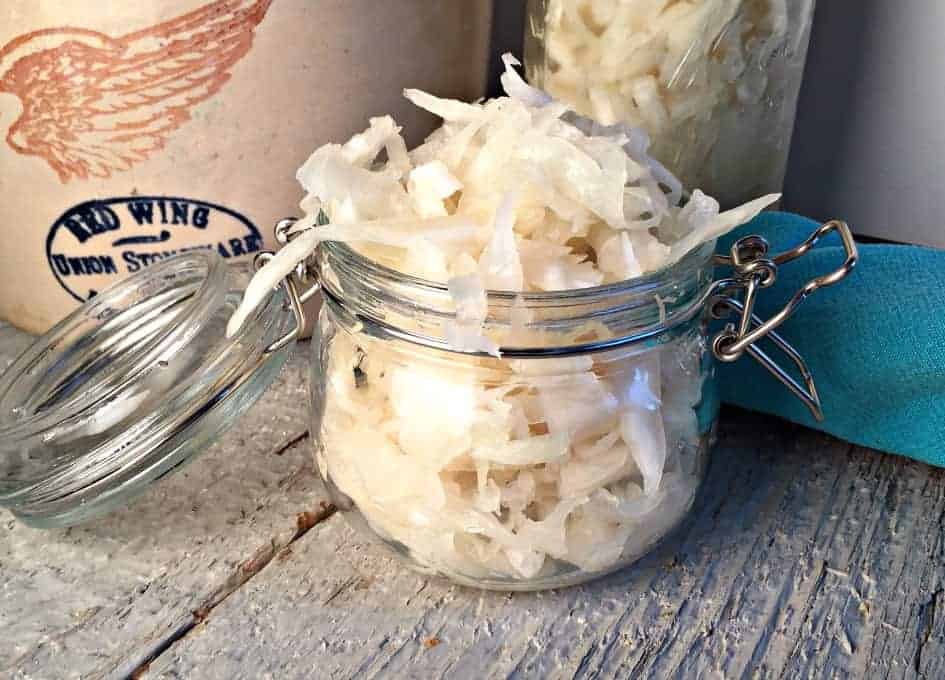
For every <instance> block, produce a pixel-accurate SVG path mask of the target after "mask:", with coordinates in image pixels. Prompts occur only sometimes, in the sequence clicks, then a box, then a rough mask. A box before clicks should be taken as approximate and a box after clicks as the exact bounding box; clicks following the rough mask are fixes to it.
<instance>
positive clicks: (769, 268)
mask: <svg viewBox="0 0 945 680" xmlns="http://www.w3.org/2000/svg"><path fill="white" fill-rule="evenodd" d="M834 231H835V232H837V233H838V234H839V236H840V240H841V241H842V242H843V248H844V250H845V251H846V259H845V261H844V262H843V264H842V265H841V266H840V267H839V268H838V269H836V270H834V271H832V272H830V273H829V274H825V275H823V276H819V277H817V278H816V279H812V280H810V281H808V282H807V283H806V284H805V285H804V286H803V287H802V288H801V289H800V290H798V291H797V292H796V293H795V294H794V296H793V297H792V298H791V299H790V300H789V301H788V303H787V304H786V305H785V306H784V307H783V308H782V309H781V311H779V312H778V313H777V314H775V315H774V316H773V317H771V318H770V319H768V320H767V321H764V320H762V319H761V318H759V317H758V315H756V314H755V313H754V311H753V310H754V307H755V302H756V300H757V298H758V291H760V290H761V289H763V288H769V287H770V286H772V285H773V284H774V282H775V280H776V279H777V276H778V267H779V266H780V265H782V264H785V263H787V262H790V261H792V260H796V259H797V258H799V257H801V256H802V255H804V254H806V253H807V252H808V251H810V250H811V248H813V247H814V246H815V245H816V244H817V242H818V241H819V240H820V239H822V238H823V237H824V236H826V235H827V234H829V233H831V232H834ZM768 250H769V245H768V242H767V241H765V240H764V239H763V238H762V237H760V236H746V237H744V238H742V239H739V240H738V241H736V242H735V243H734V244H733V245H732V249H731V255H729V256H724V255H717V256H716V258H715V261H716V264H719V265H726V266H730V267H732V269H733V270H734V271H733V276H731V277H729V278H726V279H722V280H719V281H717V282H716V283H715V285H714V287H713V293H712V296H711V297H710V299H709V306H710V310H711V313H712V316H713V318H716V319H725V318H728V317H730V316H731V314H732V312H735V314H736V315H737V323H728V324H726V326H725V328H724V329H723V330H722V331H721V332H719V333H718V334H717V335H716V336H715V337H714V338H713V341H712V352H713V354H715V356H716V358H717V359H718V360H719V361H724V362H726V363H730V362H733V361H738V360H739V359H740V358H742V356H744V354H745V353H747V354H749V355H750V356H751V357H752V358H753V359H755V361H757V362H758V363H759V364H761V365H762V366H764V367H765V368H766V369H767V370H768V371H769V372H770V373H771V374H772V375H773V376H774V377H775V378H777V379H778V380H779V381H780V382H781V383H782V384H784V385H785V386H786V387H787V388H788V389H789V390H790V391H791V392H792V393H793V394H794V395H795V396H796V397H797V398H798V399H800V400H801V401H802V402H803V403H804V405H805V406H806V407H807V408H808V409H809V410H810V412H811V414H812V415H813V416H814V418H816V419H817V420H818V421H821V420H823V419H824V413H823V408H822V406H821V402H820V397H819V396H818V394H817V386H816V384H815V383H814V378H813V376H812V375H811V372H810V369H808V367H807V364H806V362H805V361H804V359H803V357H801V355H800V353H799V352H798V351H797V350H796V349H794V348H793V347H792V346H791V345H790V343H788V342H787V341H786V340H785V339H784V338H783V337H782V336H781V335H779V334H778V333H777V332H776V329H777V328H778V327H780V326H781V325H782V324H783V323H784V322H785V321H787V320H788V319H789V318H790V317H791V315H792V314H794V312H795V311H796V310H797V308H798V306H799V305H800V304H801V303H802V302H803V301H804V300H805V299H806V298H807V297H808V296H809V295H811V294H812V293H814V292H815V291H817V290H819V289H820V288H826V287H827V286H832V285H834V284H835V283H837V282H839V281H841V280H842V279H844V278H845V277H846V276H847V275H848V274H849V273H850V272H851V271H852V270H853V268H854V267H855V266H856V263H857V259H858V257H859V254H858V252H857V248H856V242H855V241H854V240H853V234H852V233H851V232H850V227H849V226H848V225H847V224H846V223H845V222H841V221H839V220H834V221H831V222H827V223H825V224H823V225H821V226H820V228H819V229H817V231H815V232H814V233H813V234H811V235H810V237H809V238H808V239H807V240H806V241H804V242H803V243H801V244H800V245H798V246H797V247H795V248H792V249H791V250H788V251H785V252H783V253H780V254H778V255H774V256H770V255H769V254H768ZM762 338H768V339H769V340H771V341H772V342H773V343H774V346H775V347H776V348H778V349H779V350H781V351H782V352H783V353H784V354H786V355H787V357H788V359H790V360H791V362H792V363H793V364H794V366H795V367H796V368H797V370H798V372H799V373H800V375H801V379H802V380H803V384H801V382H799V381H798V380H797V379H796V378H794V377H793V376H792V375H791V374H790V373H788V372H787V371H786V370H785V369H784V368H782V367H781V366H780V365H779V364H778V363H777V361H775V359H773V358H772V357H771V356H770V355H769V354H767V353H766V352H765V351H764V350H762V349H761V348H760V347H759V346H758V344H757V343H758V342H759V341H760V340H761V339H762Z"/></svg>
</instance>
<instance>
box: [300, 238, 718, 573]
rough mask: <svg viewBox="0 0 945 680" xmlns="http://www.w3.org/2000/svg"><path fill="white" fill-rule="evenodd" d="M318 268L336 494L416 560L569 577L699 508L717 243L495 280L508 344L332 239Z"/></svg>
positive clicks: (416, 283) (320, 432)
mask: <svg viewBox="0 0 945 680" xmlns="http://www.w3.org/2000/svg"><path fill="white" fill-rule="evenodd" d="M318 263H319V264H318V266H319V269H320V271H321V277H322V279H321V280H322V287H323V293H324V295H325V300H326V303H325V306H324V307H323V313H322V317H321V319H320V323H319V325H318V327H317V335H316V338H315V342H314V344H313V351H314V354H315V357H314V361H313V362H312V371H311V383H312V385H313V387H314V398H313V404H314V413H313V421H314V426H313V432H316V433H317V440H318V444H317V448H316V460H317V463H318V469H319V471H320V473H321V475H322V477H323V478H324V480H325V481H326V482H327V485H328V487H329V489H330V491H331V493H332V498H333V501H334V502H335V505H336V506H337V507H338V508H340V509H341V510H342V511H349V514H350V516H351V517H352V518H353V519H354V521H355V522H356V524H358V525H360V526H362V527H365V528H367V529H369V530H370V531H371V532H372V533H373V534H375V535H376V536H377V537H379V538H380V539H381V540H382V541H383V542H384V543H386V544H387V545H388V546H390V547H391V548H393V549H394V550H395V551H397V552H398V553H399V554H401V555H402V556H404V557H406V558H407V559H408V560H410V562H411V563H412V564H413V565H414V566H416V567H417V568H419V569H421V570H423V571H425V572H428V573H433V574H440V575H445V576H448V577H449V578H452V579H453V580H455V581H458V582H460V583H463V584H466V585H473V586H479V587H490V588H502V589H535V588H551V587H559V586H563V585H568V584H572V583H577V582H581V581H585V580H588V579H589V578H591V577H593V576H595V575H600V574H603V573H607V572H610V571H613V570H615V569H618V568H620V567H622V566H624V565H627V564H629V563H630V562H632V561H634V560H636V559H637V558H639V557H640V556H642V555H643V554H645V553H646V552H647V551H648V550H650V549H651V548H652V547H653V546H654V544H655V543H656V542H657V541H658V540H659V539H661V538H662V537H664V536H665V535H666V534H667V533H668V532H670V531H671V530H672V529H673V528H674V527H676V526H677V525H678V524H679V523H680V522H681V521H682V520H683V519H684V518H685V517H686V515H687V513H688V512H689V510H690V508H691V507H692V505H693V502H694V500H695V497H696V491H697V489H698V487H699V483H700V481H701V480H702V477H703V473H704V471H705V468H706V462H707V455H708V446H709V441H710V438H711V434H712V430H713V426H714V423H715V417H716V411H717V401H716V396H715V390H714V384H713V382H712V370H711V362H710V361H709V354H708V351H709V350H708V345H707V342H706V327H705V319H706V315H705V314H704V313H703V312H704V305H703V302H702V300H703V297H704V295H705V294H706V291H707V290H708V288H709V287H710V286H711V283H712V272H711V264H712V248H711V247H708V246H703V247H701V248H699V249H697V250H696V251H694V252H693V253H692V254H691V255H689V256H687V257H686V258H684V259H683V260H682V261H681V262H679V263H678V264H676V265H675V266H673V267H671V268H669V269H667V270H664V271H661V272H659V273H656V274H653V275H650V276H644V277H641V278H638V279H635V280H633V281H632V282H622V283H614V284H610V285H605V286H599V287H594V288H587V289H579V290H574V291H569V292H566V293H565V292H558V293H541V292H538V293H522V294H518V295H513V294H509V293H498V292H490V293H488V294H487V299H486V305H487V307H488V316H487V318H486V321H485V324H484V327H483V333H484V335H485V336H486V337H491V336H494V337H497V338H498V337H501V338H502V343H503V346H504V347H506V348H505V349H503V350H502V351H501V352H499V356H495V355H487V354H481V353H480V354H475V353H469V352H462V351H460V350H457V349H456V348H455V346H454V345H453V344H452V343H451V342H450V340H449V334H448V332H441V331H440V330H439V329H441V328H442V322H441V319H442V318H444V317H451V316H452V315H453V314H454V313H455V312H454V304H453V301H452V299H451V297H450V293H449V290H448V289H447V287H435V286H431V285H430V284H429V283H426V282H423V281H420V280H415V279H410V278H408V277H405V276H403V275H402V274H400V273H397V272H395V271H393V270H391V269H388V268H386V267H383V266H380V265H378V264H376V263H375V262H373V261H371V260H368V259H366V258H364V257H363V256H362V255H359V254H358V253H357V252H355V251H354V250H352V249H350V248H348V247H347V246H345V245H341V244H336V243H330V244H326V245H325V246H323V247H322V248H321V250H320V253H319V257H318ZM654 329H658V331H657V332H654Z"/></svg>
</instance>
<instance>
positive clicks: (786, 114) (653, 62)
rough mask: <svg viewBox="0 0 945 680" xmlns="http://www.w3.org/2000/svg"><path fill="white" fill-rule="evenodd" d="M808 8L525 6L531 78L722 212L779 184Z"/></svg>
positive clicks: (763, 3) (719, 3)
mask: <svg viewBox="0 0 945 680" xmlns="http://www.w3.org/2000/svg"><path fill="white" fill-rule="evenodd" d="M813 7H814V0H643V1H632V2H628V1H627V0H533V1H532V9H533V13H534V14H533V16H532V24H531V26H530V31H529V33H530V35H529V36H528V40H529V41H530V42H531V45H532V49H531V50H530V55H529V64H528V66H529V76H530V78H531V79H532V80H533V81H534V82H535V83H536V84H538V85H539V86H541V87H543V88H544V89H546V90H547V91H548V92H549V93H550V94H551V95H552V96H554V97H556V98H558V99H560V100H561V101H564V102H567V103H568V104H569V105H570V106H572V107H573V108H574V109H575V110H576V111H577V112H579V113H581V114H583V115H586V116H589V117H591V118H594V119H595V120H597V121H599V122H600V123H602V124H605V125H611V124H614V123H618V122H622V123H627V124H629V125H635V126H640V127H642V128H643V129H645V130H646V131H647V132H648V133H649V134H650V136H651V138H652V140H653V148H652V153H653V154H654V155H655V156H656V157H657V158H659V159H660V160H661V161H662V162H663V163H665V164H666V165H667V167H669V168H670V169H671V170H672V171H673V172H674V173H675V174H676V175H677V176H678V177H680V178H681V179H682V180H683V181H684V183H686V185H687V186H700V187H702V188H704V189H706V190H707V191H709V192H710V193H712V194H713V195H714V196H716V198H718V199H719V200H720V201H721V202H722V204H723V205H731V204H734V203H737V202H740V201H741V200H744V198H745V197H746V196H749V195H754V192H758V191H771V190H777V189H778V188H779V187H780V185H781V182H782V181H783V173H784V167H785V163H786V160H787V151H788V146H789V143H790V138H791V132H792V129H793V124H794V114H795V106H796V99H797V94H798V90H799V87H800V82H801V78H802V75H803V69H804V60H805V57H806V53H807V37H808V34H809V28H810V21H811V16H812V14H813Z"/></svg>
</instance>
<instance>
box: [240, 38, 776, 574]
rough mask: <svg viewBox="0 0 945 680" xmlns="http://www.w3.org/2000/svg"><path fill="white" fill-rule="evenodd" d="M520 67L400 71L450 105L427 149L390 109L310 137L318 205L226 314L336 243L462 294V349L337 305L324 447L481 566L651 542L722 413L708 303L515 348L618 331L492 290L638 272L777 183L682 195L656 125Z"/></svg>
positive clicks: (359, 495)
mask: <svg viewBox="0 0 945 680" xmlns="http://www.w3.org/2000/svg"><path fill="white" fill-rule="evenodd" d="M515 63H516V62H514V60H513V59H511V58H510V57H507V64H508V71H507V73H506V74H505V76H504V77H503V83H504V85H505V87H506V90H507V92H508V93H509V95H510V96H508V97H502V98H499V99H495V100H492V101H487V102H484V103H475V104H468V103H463V102H458V101H451V100H444V99H439V98H436V97H434V96H432V95H429V94H426V93H423V92H418V91H411V90H408V91H407V93H406V94H407V96H408V97H409V98H410V99H411V101H413V102H414V103H416V104H417V105H419V106H422V107H423V108H425V109H427V110H429V111H432V112H434V113H436V114H437V115H439V116H440V117H442V118H443V120H444V124H443V126H442V127H441V128H440V129H439V130H438V131H436V132H435V133H433V134H432V135H431V136H430V137H429V138H428V139H427V140H426V142H425V143H424V144H422V145H421V146H419V147H417V148H416V149H414V150H412V151H408V150H407V149H406V147H405V145H404V142H403V140H402V138H401V137H400V134H399V128H398V127H397V125H396V124H395V122H394V121H393V120H391V119H390V118H388V117H382V118H375V119H372V120H371V125H370V127H369V128H368V129H367V130H365V131H364V132H363V133H361V134H359V135H356V136H355V137H353V138H352V139H351V140H349V141H348V142H347V143H345V144H343V145H338V144H331V145H327V146H325V147H322V148H321V149H318V150H317V151H316V152H315V153H314V154H313V155H312V157H311V158H310V159H309V160H308V162H307V163H306V164H305V165H304V166H303V167H302V168H301V169H300V171H299V179H300V181H301V183H302V185H303V186H304V187H305V189H306V190H307V191H308V192H309V195H308V196H307V198H306V199H305V200H304V201H303V203H302V206H303V209H304V210H305V212H306V217H304V218H303V219H301V220H300V221H299V222H298V223H297V224H296V226H295V228H294V238H293V240H291V242H290V243H289V245H287V246H286V247H285V248H283V250H282V251H280V252H279V253H278V254H277V255H276V256H275V257H274V258H273V260H272V261H271V262H270V263H269V264H267V265H266V266H265V267H264V268H263V269H262V270H261V271H260V272H259V273H258V274H257V275H256V277H255V278H254V280H253V282H252V283H251V285H250V287H249V288H248V289H247V293H246V295H245V298H244V301H243V304H242V306H241V308H240V310H239V312H238V313H237V314H236V315H234V317H233V319H232V320H231V331H232V330H234V329H235V328H237V327H239V325H240V324H241V323H242V322H243V320H244V319H245V318H246V317H247V315H248V314H249V313H250V312H251V310H252V309H253V307H254V305H256V304H257V302H258V300H260V299H263V298H264V297H265V295H266V294H267V293H268V291H269V290H271V289H272V288H273V287H275V286H277V285H279V283H280V282H281V280H282V278H283V277H285V276H287V275H289V274H290V273H291V272H293V271H294V270H295V269H296V266H297V265H298V263H300V262H302V261H304V260H305V259H306V258H308V257H310V256H311V255H312V253H313V251H315V249H316V248H317V247H318V244H319V243H321V242H324V241H342V242H344V243H346V244H347V245H348V246H350V247H351V248H352V249H353V250H354V251H356V253H358V254H359V255H360V256H361V257H362V258H366V259H367V260H369V261H370V262H373V263H378V264H382V265H385V266H386V267H388V268H391V269H393V270H396V271H397V272H400V273H402V274H403V276H405V277H417V278H415V279H413V280H414V281H417V280H421V279H422V280H426V281H430V282H439V283H440V284H441V289H442V290H448V293H449V296H451V299H452V302H453V305H454V310H453V312H452V313H451V314H449V315H446V317H445V318H443V319H442V323H441V325H440V326H437V327H433V328H430V327H424V328H423V329H422V333H423V334H424V335H425V336H436V337H439V338H441V339H442V341H443V342H444V343H445V344H446V345H447V346H448V347H449V348H450V349H451V350H453V351H452V352H444V351H442V350H439V349H430V348H428V347H421V346H415V345H414V344H412V343H411V342H409V340H408V341H397V342H391V341H389V340H387V339H381V338H379V337H378V336H377V335H376V334H372V333H368V332H363V328H362V327H361V324H360V322H356V323H352V324H348V325H344V324H341V323H340V322H338V321H337V320H335V321H333V320H332V318H331V313H327V315H326V312H323V317H322V319H321V322H320V339H321V342H322V343H324V344H323V346H322V347H320V348H319V353H320V356H321V358H320V359H319V361H320V362H321V366H320V367H319V368H318V369H317V370H319V371H321V374H320V376H319V377H318V381H319V383H320V384H319V386H318V389H317V390H316V392H317V393H320V394H319V396H320V398H321V402H322V403H320V404H318V405H317V407H316V408H317V410H318V412H319V413H320V414H321V416H320V417H318V418H317V421H318V422H319V428H320V429H319V432H318V433H317V440H318V447H317V448H318V453H317V461H318V466H319V470H320V472H321V474H322V476H323V477H324V478H325V479H326V480H327V481H328V482H329V485H330V487H331V488H332V489H333V490H335V491H336V492H337V493H339V494H341V496H343V497H344V498H345V499H347V501H350V504H351V505H352V506H354V507H355V508H356V509H357V510H358V512H359V513H360V514H361V515H362V516H363V518H364V519H365V520H366V522H367V523H368V524H369V525H370V527H371V528H372V529H373V530H374V531H375V532H376V533H377V534H378V535H380V536H381V537H382V538H384V539H385V540H387V541H388V542H390V543H391V544H394V545H396V546H397V547H398V548H399V549H400V550H401V551H403V552H407V553H409V555H410V557H411V558H412V559H414V560H415V561H416V562H417V563H418V564H420V565H422V566H424V567H425V568H427V569H430V570H434V571H437V572H440V573H443V574H447V575H449V576H453V577H454V578H458V579H461V580H464V581H465V582H470V581H477V580H490V579H491V580H493V581H495V580H500V581H501V580H505V581H522V582H528V581H530V580H536V579H538V580H540V579H548V578H553V577H555V576H556V575H558V574H563V573H568V572H569V570H570V571H571V572H574V571H579V572H588V573H590V572H602V571H607V570H609V569H613V568H614V567H615V566H617V565H620V564H623V563H626V562H627V561H630V560H632V559H635V558H636V557H639V556H640V555H641V554H642V553H643V552H645V551H646V550H647V549H648V548H649V547H651V546H652V544H653V543H654V542H655V541H656V540H658V539H659V538H661V537H662V536H663V535H665V534H666V533H667V532H668V531H669V529H671V528H672V527H673V526H675V525H676V524H677V523H678V522H679V521H680V519H681V518H682V517H683V516H684V515H685V514H686V512H687V511H688V510H689V508H690V506H691V504H692V502H693V499H694V496H695V492H696V488H697V486H698V482H699V479H700V474H701V470H700V467H701V466H700V465H699V461H700V460H701V459H700V458H699V455H700V450H701V448H700V447H702V446H703V445H704V434H705V430H706V427H705V424H704V423H703V424H702V425H700V423H699V418H698V416H697V410H698V408H699V407H700V404H701V403H702V402H703V381H704V379H705V371H704V366H703V358H704V355H705V351H706V347H705V338H704V335H703V333H702V331H701V329H700V328H699V326H698V320H696V322H695V323H694V325H693V324H690V327H689V330H687V331H686V332H683V333H679V332H677V333H676V334H675V335H673V337H672V338H667V339H660V340H657V341H653V342H645V343H634V344H631V345H629V346H623V347H620V348H616V349H612V350H607V351H603V352H596V353H593V354H580V353H578V354H573V355H571V356H567V357H561V358H506V357H503V356H502V351H501V347H503V346H506V347H527V346H529V344H530V343H533V342H535V341H536V339H537V338H538V337H539V336H540V339H541V342H542V343H543V344H545V345H547V343H548V342H549V341H551V342H554V341H560V343H561V344H562V345H573V344H575V343H581V342H594V341H600V340H609V339H613V338H614V337H619V332H618V331H617V330H615V329H614V328H612V327H610V326H609V325H608V324H607V323H605V322H594V321H588V322H587V323H586V324H579V325H577V326H575V325H574V324H570V325H569V326H568V328H567V330H564V331H561V333H560V337H556V336H555V333H556V331H555V330H554V329H549V328H548V327H546V326H543V325H542V324H541V323H540V319H536V318H535V315H536V310H535V309H534V308H532V307H529V306H527V305H525V304H522V305H520V306H519V305H518V304H517V303H516V305H513V306H512V309H511V311H510V312H509V314H508V319H507V322H506V323H492V322H491V321H490V322H487V319H489V318H490V302H489V300H490V295H492V294H493V293H491V292H490V291H509V292H511V293H523V292H539V291H548V292H552V293H554V292H560V291H569V290H574V289H583V288H591V287H598V286H605V285H607V284H615V283H618V282H622V281H626V280H627V279H634V278H637V277H640V276H641V275H644V274H646V273H648V272H654V271H656V270H660V269H663V268H667V267H670V266H671V265H673V264H674V263H676V262H678V261H679V260H680V259H681V258H682V257H683V256H684V255H686V254H687V253H689V252H690V251H692V250H693V249H694V248H696V247H698V246H700V245H701V244H703V243H705V242H707V241H711V240H713V239H715V238H717V237H718V236H720V235H722V234H723V233H725V232H727V231H729V230H730V229H732V228H734V227H736V226H738V225H740V224H742V223H744V222H747V221H748V220H750V219H751V218H752V217H754V216H755V215H756V214H757V213H758V212H760V211H761V210H762V209H763V208H764V207H765V206H766V205H768V204H770V203H771V202H773V201H775V200H776V199H777V196H776V195H772V196H765V197H763V198H760V199H757V200H755V201H753V202H751V203H749V204H746V205H744V206H742V207H740V208H737V209H735V210H731V211H727V212H721V211H720V210H719V205H718V203H717V202H716V201H715V200H714V199H712V198H710V197H709V196H706V195H705V194H703V193H702V192H700V191H698V190H696V191H694V192H693V193H692V195H691V198H690V200H689V201H688V202H686V203H685V204H684V203H683V202H682V187H681V186H680V184H679V183H678V181H676V179H675V178H674V177H673V176H672V175H671V174H670V173H668V172H667V171H666V170H665V169H664V168H663V167H662V166H661V165H660V164H659V163H657V162H656V161H654V160H653V159H652V158H651V157H650V156H649V155H648V154H647V138H646V135H645V134H644V133H642V132H641V131H639V130H636V129H631V128H627V127H624V126H615V127H602V126H600V125H598V124H596V123H592V122H590V121H587V120H585V119H581V118H578V117H576V116H574V115H573V114H570V113H568V111H567V108H566V107H565V106H563V105H561V104H559V103H557V102H555V101H553V100H552V99H551V98H549V97H548V96H547V95H546V94H544V93H543V92H540V91H538V90H535V89H533V88H531V87H529V86H528V85H526V84H525V83H524V81H522V80H521V78H520V77H519V76H518V74H517V73H516V72H515V70H514V68H513V66H514V65H515ZM657 297H658V296H657ZM519 300H521V295H519V296H518V297H517V298H516V301H519ZM657 302H661V301H660V300H659V299H657ZM333 304H341V305H344V301H343V300H341V301H340V302H338V303H333ZM418 305H419V303H418ZM418 310H419V306H418ZM407 316H408V317H409V315H407ZM417 317H418V319H417V320H416V321H412V320H411V319H410V318H406V319H404V318H402V317H401V316H398V317H396V319H397V321H396V323H397V325H398V328H399V330H401V331H403V332H404V333H406V334H408V335H409V333H411V332H418V333H419V332H420V329H419V326H418V327H414V326H412V325H411V324H413V323H416V324H418V325H419V324H420V323H421V321H420V320H419V317H420V314H419V312H418V314H417ZM391 318H393V316H392V317H391ZM391 318H386V317H385V319H384V322H385V323H388V324H390V323H394V322H393V321H391ZM658 321H659V319H657V322H658ZM536 328H537V329H538V330H536ZM703 453H704V452H703Z"/></svg>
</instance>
